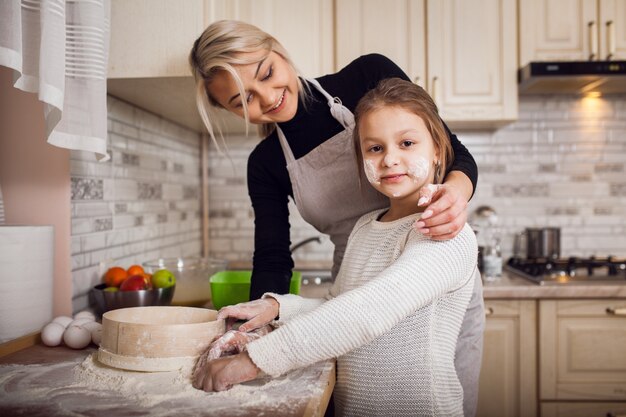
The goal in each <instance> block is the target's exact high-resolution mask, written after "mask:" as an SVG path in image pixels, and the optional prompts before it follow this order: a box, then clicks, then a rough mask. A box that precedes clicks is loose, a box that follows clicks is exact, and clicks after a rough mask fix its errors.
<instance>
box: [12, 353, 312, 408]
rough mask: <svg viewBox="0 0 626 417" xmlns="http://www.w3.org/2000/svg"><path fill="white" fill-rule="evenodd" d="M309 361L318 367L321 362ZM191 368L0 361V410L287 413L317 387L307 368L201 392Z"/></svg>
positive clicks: (93, 358)
mask: <svg viewBox="0 0 626 417" xmlns="http://www.w3.org/2000/svg"><path fill="white" fill-rule="evenodd" d="M314 366H317V367H320V368H319V369H321V367H323V364H318V365H314ZM191 372H192V367H186V368H183V369H181V370H179V371H173V372H133V371H125V370H121V369H116V368H110V367H108V366H106V365H103V364H101V363H100V362H98V361H97V353H93V354H91V355H89V356H88V357H87V358H85V359H84V360H83V361H82V362H62V363H57V364H49V365H5V366H0V411H1V410H5V409H9V410H11V409H12V408H11V407H14V408H15V409H22V408H28V409H29V410H30V409H37V410H39V409H41V411H45V415H49V416H62V415H68V414H71V415H79V416H80V415H87V414H90V415H91V414H93V411H94V410H97V411H98V414H100V412H102V415H105V412H106V413H110V414H111V415H126V414H128V415H131V414H132V415H137V413H136V411H139V410H142V411H143V412H146V413H149V414H150V415H151V416H169V415H172V413H173V412H174V411H175V414H176V415H180V416H186V415H189V416H192V415H193V416H203V415H206V416H210V415H220V416H221V415H228V416H238V415H250V414H254V415H258V413H261V412H262V411H271V414H274V413H276V412H278V413H279V414H289V411H290V410H292V411H293V409H297V408H298V407H299V406H302V404H303V403H304V402H306V401H307V400H308V399H309V398H310V397H311V395H319V394H321V390H322V388H321V387H319V386H317V385H316V384H315V380H314V379H315V378H313V376H312V374H311V373H310V372H309V373H307V372H306V371H305V370H296V371H293V372H291V373H289V374H287V375H285V376H283V377H280V378H276V379H270V378H269V377H263V378H260V379H257V380H255V381H250V382H248V383H245V384H241V385H236V386H234V387H233V388H232V389H230V390H228V391H223V392H219V393H206V392H204V391H200V390H197V389H195V388H193V386H192V385H191V379H190V377H191ZM314 374H317V373H314ZM18 407H19V408H18ZM131 410H133V411H135V412H133V411H131ZM83 413H85V414H83ZM0 414H1V413H0Z"/></svg>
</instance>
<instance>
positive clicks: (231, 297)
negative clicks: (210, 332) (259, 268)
mask: <svg viewBox="0 0 626 417" xmlns="http://www.w3.org/2000/svg"><path fill="white" fill-rule="evenodd" d="M251 278H252V271H221V272H218V273H217V274H215V275H213V276H211V278H210V280H209V281H210V282H211V301H212V302H213V307H214V308H215V309H216V310H219V309H220V308H222V307H225V306H230V305H233V304H238V303H245V302H246V301H250V279H251ZM301 282H302V273H301V272H299V271H293V273H292V274H291V283H290V284H289V293H290V294H300V283H301Z"/></svg>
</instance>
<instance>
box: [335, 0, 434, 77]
mask: <svg viewBox="0 0 626 417" xmlns="http://www.w3.org/2000/svg"><path fill="white" fill-rule="evenodd" d="M425 4H426V0H397V1H393V2H386V3H385V7H380V1H378V0H338V1H337V2H336V20H337V40H336V43H335V48H336V49H335V51H336V52H335V53H336V56H337V68H336V69H337V70H339V69H341V68H343V67H345V66H346V65H348V64H349V63H350V62H351V61H353V60H354V59H355V58H357V57H358V56H360V55H366V54H369V53H379V54H382V55H385V56H386V57H388V58H389V59H391V60H392V61H393V62H395V63H396V64H398V66H400V68H402V69H403V70H404V72H406V73H407V74H408V75H409V77H411V79H412V80H413V81H414V82H416V83H417V84H419V85H421V86H425V83H426V59H425V57H426V31H425V30H424V28H425V27H426V15H425V11H426V8H425Z"/></svg>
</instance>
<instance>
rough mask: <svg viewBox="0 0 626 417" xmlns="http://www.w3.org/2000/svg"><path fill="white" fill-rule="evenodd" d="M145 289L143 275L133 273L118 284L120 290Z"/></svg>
mask: <svg viewBox="0 0 626 417" xmlns="http://www.w3.org/2000/svg"><path fill="white" fill-rule="evenodd" d="M145 289H147V286H146V280H145V279H144V277H143V275H133V276H132V277H128V278H126V279H125V280H124V281H122V285H120V291H139V290H145Z"/></svg>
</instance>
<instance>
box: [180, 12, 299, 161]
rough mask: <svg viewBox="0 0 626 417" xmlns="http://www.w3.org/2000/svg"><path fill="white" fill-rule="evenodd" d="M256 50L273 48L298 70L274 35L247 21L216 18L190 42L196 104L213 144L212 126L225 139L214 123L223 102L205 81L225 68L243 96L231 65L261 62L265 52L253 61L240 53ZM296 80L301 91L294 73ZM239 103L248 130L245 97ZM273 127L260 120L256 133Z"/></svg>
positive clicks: (237, 76) (268, 130)
mask: <svg viewBox="0 0 626 417" xmlns="http://www.w3.org/2000/svg"><path fill="white" fill-rule="evenodd" d="M259 50H265V51H267V55H269V53H270V52H272V51H274V52H276V53H277V54H279V55H280V56H282V57H283V58H284V59H285V61H287V63H288V64H289V65H290V66H291V67H292V68H293V70H294V72H295V73H296V74H299V71H298V70H297V69H296V67H295V65H294V64H293V62H292V61H291V59H290V58H289V54H288V53H287V50H286V49H285V48H284V47H283V46H282V45H281V44H280V43H279V42H278V41H277V40H276V39H275V38H274V37H273V36H271V35H270V34H268V33H266V32H264V31H262V30H261V29H259V28H258V27H256V26H253V25H251V24H249V23H245V22H240V21H237V20H219V21H217V22H214V23H212V24H211V25H209V27H207V28H206V29H205V30H204V32H202V35H200V37H199V38H198V39H196V41H195V42H194V44H193V48H192V49H191V53H190V54H189V65H190V66H191V71H192V73H193V76H194V79H195V82H196V106H197V107H198V112H199V113H200V117H201V118H202V121H203V122H204V125H205V126H206V128H207V130H208V131H209V134H210V135H211V138H212V139H213V141H214V142H215V144H216V145H217V141H216V139H215V133H214V130H215V129H214V127H217V130H218V132H219V135H220V137H221V138H222V142H223V140H224V138H223V136H222V131H221V128H220V126H219V123H216V122H217V121H218V118H217V112H216V111H215V109H216V108H219V107H222V106H220V104H219V103H218V102H217V101H216V100H215V99H213V98H212V97H211V95H210V94H209V92H208V90H207V85H208V84H209V83H210V82H211V81H212V80H213V77H215V75H216V74H217V73H218V72H220V71H226V72H228V73H229V74H230V75H231V76H232V77H233V79H234V80H235V84H236V85H237V88H238V90H239V94H241V96H242V97H245V93H244V88H243V83H242V82H241V78H240V77H239V74H238V73H237V71H236V70H235V68H234V66H235V65H247V64H253V63H256V62H260V60H261V59H264V58H265V57H266V56H267V55H265V57H261V58H260V59H257V60H255V61H250V60H249V59H246V58H245V57H242V56H241V54H242V53H246V52H258V51H259ZM297 82H298V90H299V91H300V94H304V93H303V86H302V82H301V81H300V78H299V77H297ZM242 103H243V114H244V119H245V121H246V134H247V133H248V127H247V125H248V123H249V118H248V106H247V103H246V100H242ZM275 127H276V126H275V124H274V123H266V124H261V125H259V127H258V131H259V135H261V136H262V137H266V136H267V135H269V134H270V133H272V131H274V129H275ZM218 149H219V147H218Z"/></svg>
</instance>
